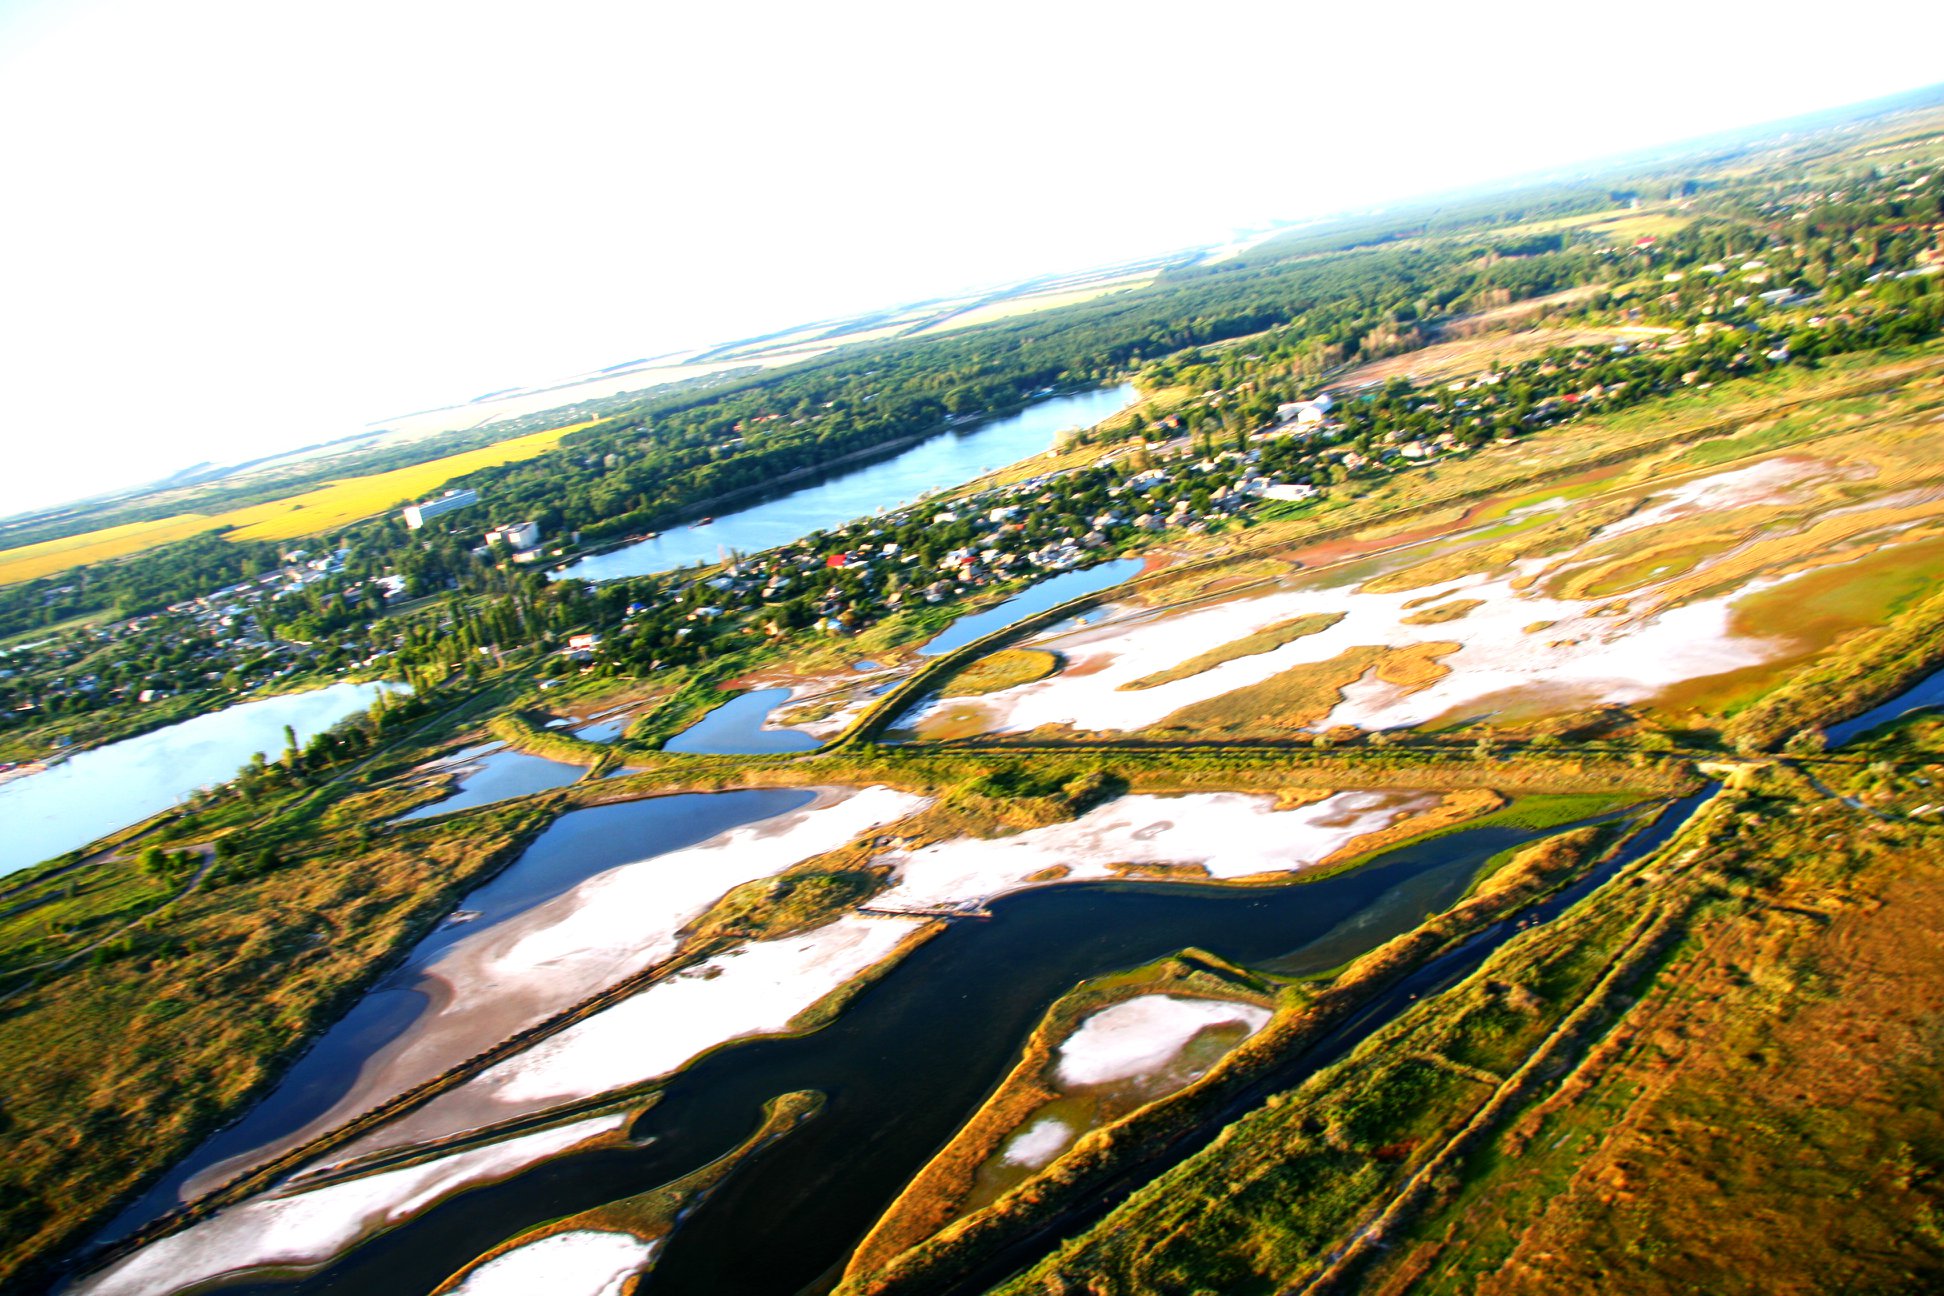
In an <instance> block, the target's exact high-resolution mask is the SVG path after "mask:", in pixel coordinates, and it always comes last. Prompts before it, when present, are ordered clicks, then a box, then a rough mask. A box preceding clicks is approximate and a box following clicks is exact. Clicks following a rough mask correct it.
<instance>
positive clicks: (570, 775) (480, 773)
mask: <svg viewBox="0 0 1944 1296" xmlns="http://www.w3.org/2000/svg"><path fill="white" fill-rule="evenodd" d="M462 758H463V764H462V763H461V762H462ZM443 764H444V765H445V766H446V767H447V768H449V769H455V770H457V772H458V775H459V786H458V788H457V789H456V790H454V791H453V792H452V793H451V795H449V796H444V797H441V798H440V799H439V800H437V801H434V802H432V803H431V804H430V805H422V806H420V807H419V808H418V809H416V810H413V811H411V812H410V813H409V814H402V815H400V816H398V819H397V822H399V823H405V822H407V821H409V820H413V819H426V818H430V817H431V816H432V815H442V814H451V813H452V812H453V811H454V810H470V809H472V808H473V807H474V806H483V805H491V804H492V803H493V802H495V801H505V800H507V799H508V798H510V797H520V796H531V795H533V794H534V793H535V792H545V791H547V790H548V789H550V788H557V787H566V786H567V785H568V784H569V783H578V782H579V781H580V780H581V779H582V778H584V777H586V775H587V771H586V770H585V769H584V768H582V767H581V766H579V765H569V764H567V763H566V762H565V761H556V760H548V759H546V758H545V757H544V756H529V755H527V753H525V752H517V751H495V752H493V753H491V754H490V755H483V756H480V755H474V756H468V755H467V754H466V753H464V752H462V753H460V755H459V756H456V757H454V758H453V759H451V760H448V761H445V762H443Z"/></svg>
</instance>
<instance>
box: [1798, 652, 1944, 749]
mask: <svg viewBox="0 0 1944 1296" xmlns="http://www.w3.org/2000/svg"><path fill="white" fill-rule="evenodd" d="M1938 706H1944V671H1938V672H1936V673H1935V674H1933V675H1927V676H1925V677H1924V678H1923V679H1921V680H1919V681H1917V683H1915V684H1913V685H1912V686H1911V687H1909V688H1907V689H1905V690H1904V691H1903V692H1901V693H1899V694H1897V696H1895V697H1893V698H1891V699H1890V700H1889V701H1888V702H1885V703H1883V704H1882V705H1880V706H1873V707H1871V708H1870V709H1869V710H1868V711H1865V712H1864V713H1863V714H1862V715H1859V716H1856V717H1854V718H1853V719H1849V720H1845V721H1843V722H1842V723H1841V724H1833V725H1831V726H1829V728H1828V730H1827V731H1826V732H1825V735H1824V736H1825V737H1826V738H1827V739H1828V741H1829V745H1830V746H1831V747H1832V748H1834V747H1841V746H1842V745H1843V744H1844V743H1846V742H1848V741H1849V740H1850V739H1852V738H1856V737H1859V736H1861V735H1863V734H1866V733H1868V732H1870V730H1872V729H1876V728H1879V727H1881V726H1883V725H1887V724H1889V723H1890V722H1891V721H1892V720H1901V719H1902V718H1903V717H1904V716H1907V715H1909V714H1910V713H1911V712H1912V711H1922V710H1925V709H1927V708H1930V707H1938Z"/></svg>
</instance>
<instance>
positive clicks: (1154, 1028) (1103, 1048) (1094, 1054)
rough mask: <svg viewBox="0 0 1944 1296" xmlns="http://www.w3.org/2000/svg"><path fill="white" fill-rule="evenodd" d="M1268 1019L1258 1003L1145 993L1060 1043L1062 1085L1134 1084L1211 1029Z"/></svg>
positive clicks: (1252, 1025) (1256, 1026)
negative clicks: (1126, 1081) (1127, 1081)
mask: <svg viewBox="0 0 1944 1296" xmlns="http://www.w3.org/2000/svg"><path fill="white" fill-rule="evenodd" d="M1268 1021H1269V1010H1268V1009H1266V1008H1258V1007H1256V1006H1255V1005H1254V1004H1245V1003H1223V1002H1220V1001H1219V1000H1215V999H1183V998H1181V997H1180V996H1178V995H1142V996H1141V997H1140V998H1138V999H1126V1000H1123V1001H1121V1002H1120V1003H1117V1004H1114V1005H1113V1006H1112V1007H1109V1008H1103V1009H1101V1010H1100V1011H1099V1012H1097V1013H1094V1014H1093V1015H1092V1016H1090V1017H1088V1018H1087V1020H1086V1021H1084V1022H1082V1023H1081V1024H1080V1029H1079V1030H1076V1031H1075V1032H1073V1034H1071V1035H1069V1036H1068V1037H1067V1040H1066V1043H1064V1044H1062V1045H1060V1053H1059V1064H1058V1066H1057V1068H1056V1070H1055V1072H1054V1074H1055V1076H1056V1077H1057V1078H1058V1079H1059V1082H1060V1083H1061V1084H1063V1085H1097V1084H1108V1083H1110V1082H1112V1081H1115V1080H1131V1079H1133V1078H1134V1077H1135V1076H1140V1075H1147V1074H1148V1073H1149V1072H1152V1071H1158V1070H1160V1069H1161V1068H1162V1067H1164V1066H1166V1065H1167V1064H1168V1062H1169V1061H1170V1060H1171V1059H1172V1058H1173V1057H1174V1056H1175V1054H1177V1053H1179V1052H1181V1050H1182V1049H1184V1048H1186V1047H1187V1046H1188V1042H1189V1041H1190V1040H1192V1039H1194V1038H1195V1036H1196V1035H1198V1034H1200V1033H1201V1032H1202V1031H1204V1030H1206V1029H1207V1028H1208V1027H1210V1026H1220V1025H1224V1024H1226V1023H1229V1022H1238V1023H1240V1024H1241V1025H1243V1026H1246V1027H1247V1028H1248V1032H1249V1034H1251V1035H1253V1034H1255V1033H1256V1032H1257V1031H1259V1030H1261V1029H1262V1028H1263V1026H1264V1025H1265V1024H1267V1023H1268ZM1028 1132H1029V1133H1030V1131H1028Z"/></svg>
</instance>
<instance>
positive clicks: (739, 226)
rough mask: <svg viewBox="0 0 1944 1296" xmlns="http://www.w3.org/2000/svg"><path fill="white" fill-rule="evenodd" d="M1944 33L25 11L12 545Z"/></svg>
mask: <svg viewBox="0 0 1944 1296" xmlns="http://www.w3.org/2000/svg"><path fill="white" fill-rule="evenodd" d="M1850 12H1862V11H1850ZM1939 37H1944V5H1937V4H1935V3H1910V2H1909V0H1887V2H1885V3H1879V4H1874V5H1871V6H1868V7H1867V20H1865V19H1863V18H1858V19H1857V20H1855V21H1845V20H1844V19H1843V18H1842V11H1839V10H1837V9H1836V7H1834V6H1832V5H1830V4H1828V3H1827V0H1824V2H1823V3H1819V4H1813V5H1812V4H1802V3H1793V2H1780V3H1771V4H1768V5H1765V6H1761V7H1759V8H1757V7H1755V6H1750V5H1748V4H1746V3H1744V2H1742V0H1735V2H1734V3H1718V2H1716V0H1686V2H1685V3H1680V4H1671V3H1659V2H1657V0H1646V2H1644V3H1636V4H1631V5H1625V6H1617V5H1568V4H1559V3H1557V2H1556V0H1545V2H1544V3H1526V2H1524V0H1520V2H1516V3H1515V2H1511V0H1476V2H1474V3H1468V4H1450V3H1440V4H1435V5H1434V4H1427V3H1422V0H1403V2H1401V3H1393V4H1387V5H1366V4H1346V5H1341V6H1338V7H1335V8H1324V7H1322V6H1316V5H1299V4H1293V3H1288V2H1287V0H1284V2H1282V3H1233V2H1229V0H1203V2H1202V3H1199V4H1195V5H1188V4H1182V3H1167V4H1148V3H1143V2H1140V0H1115V2H1113V3H1105V2H1097V0H1032V2H1031V3H1018V2H1016V0H980V3H977V4H958V5H945V4H937V3H932V4H926V3H912V2H911V0H900V2H899V3H862V2H859V0H820V2H819V3H815V4H808V3H802V2H801V0H796V2H794V3H748V2H747V0H714V2H712V3H708V4H700V5H691V6H682V7H677V6H673V5H669V4H667V3H642V2H641V0H550V2H549V3H547V4H543V5H536V4H531V3H522V4H501V3H497V2H496V0H463V2H460V3H447V2H446V0H382V2H378V3H372V2H367V0H333V2H332V3H329V4H321V3H315V2H314V0H313V2H311V3H303V2H301V0H282V2H278V3H265V2H264V0H173V2H172V3H166V4H165V3H160V2H159V0H0V122H4V123H6V125H5V128H4V130H0V181H3V182H4V185H5V195H6V196H5V200H4V201H3V202H0V420H4V422H0V445H3V446H4V451H3V452H0V514H6V513H11V512H15V511H18V510H21V509H25V508H29V507H39V506H42V505H46V504H51V503H55V502H59V501H64V500H68V499H73V498H76V497H79V496H82V495H87V494H92V493H96V492H98V491H101V490H105V489H111V488H119V487H123V486H128V485H133V484H136V483H138V482H141V481H144V480H149V479H152V478H154V477H157V476H160V475H163V474H166V473H168V472H171V471H174V470H175V469H177V468H180V467H183V466H185V465H187V464H190V463H193V462H196V461H199V460H203V459H212V460H218V461H225V460H234V459H240V458H247V457H252V456H254V455H258V454H263V453H267V452H271V451H274V450H277V449H283V448H288V447H291V446H295V445H300V444H304V443H308V442H312V441H317V440H323V439H328V438H332V437H338V436H344V435H348V434H350V433H352V432H355V431H357V430H358V429H359V428H360V427H362V426H364V425H366V424H368V423H370V422H371V421H373V420H377V419H382V418H384V417H386V416H390V415H396V414H400V413H404V412H408V411H411V410H417V409H424V408H428V407H435V406H440V405H446V404H452V403H456V402H460V401H464V400H468V399H470V398H472V397H474V396H477V395H479V394H481V393H484V392H487V391H492V390H497V389H501V388H505V387H509V386H517V385H523V384H529V383H537V382H544V381H547V380H551V379H557V378H560V377H563V376H566V375H570V374H575V373H580V372H584V371H586V370H589V369H593V368H597V367H600V366H603V365H608V364H614V363H617V362H620V361H625V360H630V359H634V358H636V357H640V356H647V355H655V354H659V353H662V352H666V351H670V350H674V349H678V348H682V347H685V346H699V345H702V344H705V343H708V342H711V341H718V340H724V339H727V338H732V337H738V336H743V335H747V334H750V333H757V332H763V331H767V330H769V329H773V328H780V327H783V326H786V325H789V324H793V323H798V322H802V321H806V320H810V319H816V318H825V317H831V316H838V315H843V314H847V313H854V312H858V311H862V310H867V309H871V308H876V307H883V306H888V305H893V304H897V303H899V302H903V301H909V300H915V299H920V298H925V297H930V296H936V295H940V294H943V293H948V292H953V291H957V290H960V289H965V288H972V287H979V286H986V285H992V284H997V283H1004V282H1008V281H1012V280H1017V279H1021V278H1025V277H1027V276H1030V275H1034V274H1038V273H1043V272H1049V271H1059V270H1075V269H1083V268H1087V267H1090V266H1095V265H1100V264H1105V263H1109V262H1113V261H1116V260H1120V259H1124V258H1129V257H1135V256H1141V255H1147V254H1154V253H1160V252H1165V251H1170V250H1173V249H1176V248H1180V247H1186V246H1192V245H1199V244H1209V243H1215V242H1219V241H1221V240H1222V239H1223V237H1224V236H1225V234H1226V233H1227V232H1228V231H1230V230H1231V229H1235V228H1241V227H1247V226H1252V225H1258V224H1261V223H1264V222H1267V221H1270V220H1277V219H1284V220H1287V219H1296V218H1301V217H1305V216H1311V215H1317V214H1322V213H1326V212H1333V211H1340V210H1344V209H1347V208H1354V207H1363V206H1369V205H1373V204H1377V203H1382V202H1385V201H1393V200H1396V199H1398V198H1402V197H1407V196H1410V195H1412V194H1418V193H1425V192H1433V191H1437V190H1439V189H1445V188H1450V187H1454V186H1459V185H1465V184H1470V183H1475V182H1479V181H1484V180H1489V179H1493V178H1496V177H1501V176H1511V175H1519V174H1523V173H1527V172H1530V171H1532V170H1535V169H1539V168H1546V167H1554V166H1559V165H1563V164H1567V163H1571V162H1573V161H1576V160H1580V159H1585V158H1591V157H1598V156H1601V155H1605V154H1610V153H1613V152H1616V151H1622V150H1627V149H1633V148H1638V147H1645V146H1650V145H1654V144H1659V143H1663V142H1668V141H1674V140H1679V139H1684V138H1688V137H1691V136H1694V135H1698V134H1704V133H1707V132H1710V131H1714V130H1718V129H1726V128H1730V127H1735V126H1741V125H1749V124H1754V123H1757V122H1761V121H1765V120H1769V119H1772V118H1775V117H1780V116H1785V115H1789V114H1792V113H1797V112H1803V111H1810V110H1813V109H1817V108H1823V107H1830V106H1834V105H1838V104H1843V103H1848V102H1853V101H1856V100H1860V99H1866V98H1871V97H1875V96H1878V95H1883V94H1889V93H1894V92H1896V91H1899V90H1905V89H1911V88H1915V87H1918V86H1922V85H1926V84H1929V83H1932V82H1935V81H1937V80H1939V79H1944V66H1940V65H1939V64H1938V63H1937V61H1936V58H1935V51H1936V50H1937V49H1938V48H1939Z"/></svg>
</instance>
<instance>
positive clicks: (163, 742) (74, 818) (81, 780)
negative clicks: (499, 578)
mask: <svg viewBox="0 0 1944 1296" xmlns="http://www.w3.org/2000/svg"><path fill="white" fill-rule="evenodd" d="M402 688H403V686H402V685H396V684H333V685H331V686H330V687H329V688H321V689H312V690H311V691H309V692H307V693H287V694H285V695H283V696H282V697H271V698H262V699H259V700H258V701H255V702H239V703H237V704H236V705H235V706H231V707H224V708H223V709H222V710H221V711H212V712H211V713H210V714H208V715H202V716H197V717H196V718H195V719H193V720H184V721H183V722H182V723H181V724H173V725H170V726H168V727H167V728H165V729H156V730H152V731H151V732H149V733H145V734H142V735H140V736H139V737H135V738H125V739H123V740H122V741H121V742H118V743H110V744H108V745H107V746H105V747H97V748H95V749H94V750H93V751H85V752H82V753H80V754H79V755H77V756H75V757H74V758H73V759H71V760H67V761H63V762H62V763H61V764H59V765H56V766H55V767H54V768H52V769H50V770H48V771H47V772H46V773H44V774H34V775H30V776H28V777H27V778H22V779H15V780H14V781H13V782H11V783H7V784H4V785H0V874H5V873H11V872H13V871H14V870H16V869H22V868H26V867H27V866H28V865H30V864H38V863H39V862H40V861H42V860H45V859H51V858H53V857H54V856H56V855H59V854H62V853H63V852H66V851H71V850H73V849H75V848H76V847H78V846H85V845H87V844H88V843H89V842H91V841H93V840H95V839H96V838H97V837H103V836H106V835H107V834H109V833H111V832H114V831H116V830H117V829H120V828H126V827H128V825H130V824H133V823H140V822H141V821H142V820H144V819H146V818H148V817H149V816H150V815H153V814H159V813H161V812H162V811H164V810H167V809H168V808H169V807H170V806H173V805H175V804H176V803H177V802H179V801H181V800H182V799H183V798H184V797H186V796H188V795H189V794H190V793H192V792H194V791H196V790H197V789H198V788H203V787H209V786H212V785H215V784H219V783H227V782H228V781H229V780H231V779H233V778H235V777H236V772H237V771H238V770H239V769H241V768H242V767H243V766H245V765H247V764H248V763H249V761H250V758H251V757H252V756H254V755H256V754H257V753H258V752H263V753H265V754H267V755H271V756H276V755H279V754H281V753H282V751H283V748H284V726H285V725H289V726H290V727H291V728H292V729H295V730H296V731H297V741H298V742H299V743H300V744H301V743H304V742H307V741H308V740H309V739H310V738H311V737H312V735H314V734H318V733H322V732H323V731H324V730H326V729H329V728H330V727H331V726H332V725H334V724H336V723H337V722H338V721H340V720H343V719H346V718H347V717H349V716H353V715H356V714H357V713H358V712H360V711H363V710H365V709H366V708H368V707H369V706H370V705H371V704H372V702H373V701H374V700H375V699H376V698H377V697H378V694H379V693H380V692H382V691H384V690H386V689H392V690H400V689H402Z"/></svg>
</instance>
